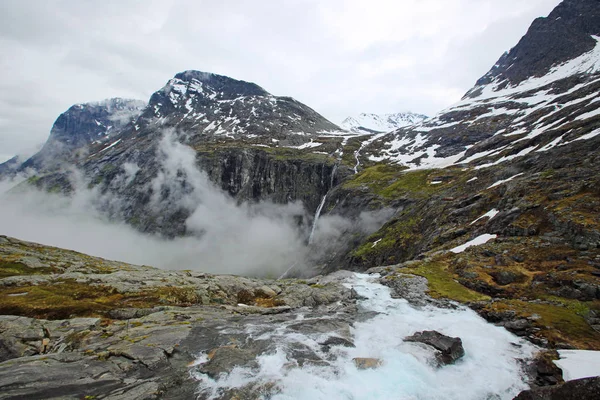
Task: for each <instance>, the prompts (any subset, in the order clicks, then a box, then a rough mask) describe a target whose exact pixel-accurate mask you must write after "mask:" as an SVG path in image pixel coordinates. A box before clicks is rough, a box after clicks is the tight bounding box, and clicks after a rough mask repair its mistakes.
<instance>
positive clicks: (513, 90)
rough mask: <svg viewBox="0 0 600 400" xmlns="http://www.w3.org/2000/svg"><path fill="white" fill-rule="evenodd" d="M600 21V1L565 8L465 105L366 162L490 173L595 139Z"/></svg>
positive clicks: (383, 145)
mask: <svg viewBox="0 0 600 400" xmlns="http://www.w3.org/2000/svg"><path fill="white" fill-rule="evenodd" d="M599 18H600V15H599V10H598V2H597V1H596V0H584V1H570V0H569V1H564V2H563V3H561V4H560V5H559V6H558V7H556V9H555V10H554V11H552V13H551V14H550V15H549V16H548V17H546V18H539V19H537V20H535V21H534V23H533V24H532V26H531V28H530V29H529V31H528V32H527V34H526V35H525V36H524V37H523V38H522V39H521V40H520V41H519V43H518V44H517V45H516V46H515V47H514V48H513V49H511V50H510V51H509V52H508V53H506V54H505V55H503V56H502V57H501V58H500V59H499V60H498V62H497V63H496V65H494V66H493V67H492V69H491V70H490V71H489V72H488V73H487V74H486V75H484V76H483V77H482V78H481V79H479V80H478V81H477V83H476V85H475V86H474V87H473V88H472V89H471V90H469V91H468V92H467V93H466V95H465V96H464V98H463V99H462V100H461V101H460V102H459V103H458V104H455V105H453V106H451V107H450V108H448V109H446V110H444V111H442V112H440V113H439V114H437V115H436V116H434V117H433V118H431V119H429V120H426V121H424V122H422V123H420V124H417V125H416V126H413V127H408V128H402V129H399V130H397V131H395V132H394V133H393V134H390V135H388V136H385V137H380V138H378V139H377V140H374V141H373V143H371V144H370V146H366V148H365V152H364V154H365V158H366V159H371V160H390V161H393V162H397V163H400V164H403V165H407V166H409V167H410V168H425V167H436V166H438V167H440V166H447V165H451V164H459V163H471V164H477V165H479V166H483V165H490V164H498V163H501V162H504V161H505V160H510V159H514V158H516V157H521V156H523V155H526V154H529V153H542V152H546V151H548V150H549V149H551V148H554V147H557V146H558V147H561V146H565V145H567V144H568V143H573V142H574V141H579V140H589V139H592V138H594V137H596V135H597V134H598V133H600V131H598V130H597V129H598V121H599V118H600V117H599V115H600V111H598V105H599V103H598V100H600V97H599V96H598V92H599V91H598V89H599V88H600V81H599V78H600V74H599V71H600V45H598V40H600V20H599Z"/></svg>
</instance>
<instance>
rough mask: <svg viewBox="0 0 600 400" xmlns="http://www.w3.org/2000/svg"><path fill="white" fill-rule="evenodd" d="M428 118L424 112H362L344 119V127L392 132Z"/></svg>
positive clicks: (366, 131)
mask: <svg viewBox="0 0 600 400" xmlns="http://www.w3.org/2000/svg"><path fill="white" fill-rule="evenodd" d="M425 119H427V116H425V115H423V114H416V113H412V112H402V113H395V114H369V113H361V114H359V115H358V116H356V117H348V118H346V119H345V120H344V121H342V125H341V126H342V128H344V129H347V130H349V131H351V132H356V133H382V132H391V131H393V130H395V129H398V128H403V127H406V126H410V125H415V124H417V123H419V122H422V121H424V120H425Z"/></svg>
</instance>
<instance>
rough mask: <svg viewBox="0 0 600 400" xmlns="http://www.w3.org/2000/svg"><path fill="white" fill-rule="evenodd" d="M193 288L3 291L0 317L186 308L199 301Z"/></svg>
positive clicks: (48, 286)
mask: <svg viewBox="0 0 600 400" xmlns="http://www.w3.org/2000/svg"><path fill="white" fill-rule="evenodd" d="M200 301H201V300H200V299H199V298H198V296H197V295H196V291H195V289H194V288H193V287H155V288H150V289H148V290H146V291H143V292H132V293H118V292H117V291H116V290H115V289H114V288H111V287H108V286H102V285H90V284H85V283H79V282H76V281H74V280H62V281H58V282H56V283H44V284H40V285H25V286H20V287H3V288H0V314H6V315H23V316H28V317H34V318H46V319H65V318H71V317H87V316H96V317H98V316H100V317H102V316H107V313H108V312H109V311H110V310H113V309H117V308H124V307H134V308H151V307H155V306H157V305H172V306H186V305H191V304H195V303H198V302H200Z"/></svg>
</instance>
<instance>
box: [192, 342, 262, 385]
mask: <svg viewBox="0 0 600 400" xmlns="http://www.w3.org/2000/svg"><path fill="white" fill-rule="evenodd" d="M209 358H210V360H209V361H208V362H207V363H205V364H203V365H202V366H201V367H200V369H199V371H200V372H202V373H203V374H206V375H208V376H210V377H211V378H213V379H215V378H218V377H219V375H221V374H223V373H229V372H231V370H232V369H233V368H234V367H238V366H244V367H250V368H255V367H256V366H257V364H256V361H255V359H256V355H255V354H253V353H252V352H250V351H248V350H244V349H240V348H237V347H235V346H223V347H219V348H216V349H213V350H211V351H210V352H209Z"/></svg>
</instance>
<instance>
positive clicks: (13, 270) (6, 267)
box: [0, 258, 56, 279]
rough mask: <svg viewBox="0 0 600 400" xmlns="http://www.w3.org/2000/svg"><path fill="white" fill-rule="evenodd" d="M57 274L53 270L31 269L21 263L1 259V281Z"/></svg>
mask: <svg viewBox="0 0 600 400" xmlns="http://www.w3.org/2000/svg"><path fill="white" fill-rule="evenodd" d="M52 272H56V271H55V270H54V269H51V268H31V267H29V266H27V265H26V264H24V263H22V262H20V261H13V260H11V259H10V258H4V259H0V279H2V278H6V277H9V276H17V275H43V274H50V273H52Z"/></svg>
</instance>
